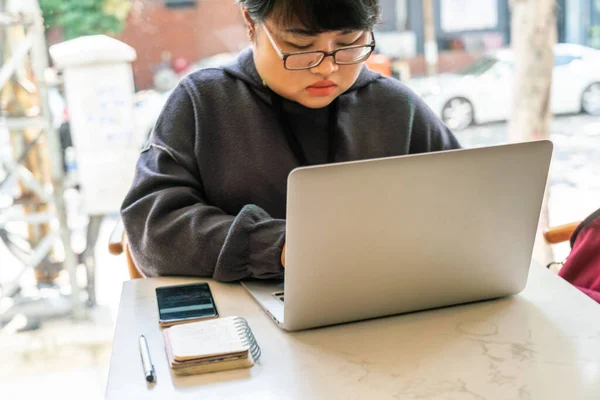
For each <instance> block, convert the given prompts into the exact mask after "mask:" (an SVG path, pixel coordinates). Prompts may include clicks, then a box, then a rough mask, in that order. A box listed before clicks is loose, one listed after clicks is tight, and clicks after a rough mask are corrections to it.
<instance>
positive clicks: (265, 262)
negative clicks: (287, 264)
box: [213, 205, 285, 282]
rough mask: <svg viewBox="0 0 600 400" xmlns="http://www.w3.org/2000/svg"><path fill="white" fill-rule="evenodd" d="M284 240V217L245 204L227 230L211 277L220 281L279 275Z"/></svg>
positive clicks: (275, 276) (281, 275)
mask: <svg viewBox="0 0 600 400" xmlns="http://www.w3.org/2000/svg"><path fill="white" fill-rule="evenodd" d="M284 243H285V220H283V219H274V218H271V216H270V215H269V214H268V213H267V212H266V211H264V210H263V209H262V208H260V207H258V206H255V205H247V206H245V207H244V208H242V210H241V211H240V212H239V214H238V215H237V216H236V218H235V220H234V221H233V223H232V224H231V227H230V229H229V231H228V232H227V236H226V238H225V242H224V244H223V247H222V249H221V252H220V254H219V257H218V259H217V265H216V266H215V271H214V275H213V277H214V278H215V279H216V280H218V281H221V282H232V281H238V280H241V279H246V278H257V279H279V278H283V266H282V265H281V252H282V250H283V244H284Z"/></svg>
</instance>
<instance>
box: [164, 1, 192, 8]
mask: <svg viewBox="0 0 600 400" xmlns="http://www.w3.org/2000/svg"><path fill="white" fill-rule="evenodd" d="M196 2H197V0H165V6H166V7H167V8H187V7H196Z"/></svg>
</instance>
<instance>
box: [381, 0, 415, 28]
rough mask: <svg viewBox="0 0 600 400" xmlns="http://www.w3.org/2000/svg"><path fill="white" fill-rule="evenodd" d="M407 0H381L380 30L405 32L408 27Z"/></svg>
mask: <svg viewBox="0 0 600 400" xmlns="http://www.w3.org/2000/svg"><path fill="white" fill-rule="evenodd" d="M406 3H407V0H381V2H380V5H381V22H380V23H379V25H377V31H378V32H403V31H406V30H407V29H408V21H407V19H408V9H407V5H406Z"/></svg>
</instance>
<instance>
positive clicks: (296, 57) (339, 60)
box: [262, 24, 375, 71]
mask: <svg viewBox="0 0 600 400" xmlns="http://www.w3.org/2000/svg"><path fill="white" fill-rule="evenodd" d="M262 26H263V28H264V30H265V33H266V34H267V37H268V38H269V41H270V42H271V44H272V45H273V48H274V49H275V51H276V52H277V54H278V55H279V57H280V58H281V59H282V60H283V66H284V67H285V69H289V70H292V71H297V70H302V69H310V68H315V67H317V66H319V64H321V63H322V62H323V60H324V59H325V58H326V57H330V56H331V57H333V60H334V61H335V63H336V64H338V65H351V64H358V63H360V62H363V61H365V60H366V59H367V58H369V56H370V55H371V53H372V52H373V50H374V49H375V35H373V32H370V33H371V44H367V45H357V46H348V47H341V48H339V49H336V50H334V51H330V52H327V51H301V52H298V53H284V52H283V51H282V50H281V49H280V48H279V46H278V45H277V42H276V41H275V39H274V38H273V35H272V34H271V32H269V29H268V28H267V26H266V25H265V24H262Z"/></svg>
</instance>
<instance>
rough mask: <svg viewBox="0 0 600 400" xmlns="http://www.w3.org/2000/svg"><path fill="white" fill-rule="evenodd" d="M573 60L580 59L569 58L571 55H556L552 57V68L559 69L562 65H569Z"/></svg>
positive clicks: (575, 57)
mask: <svg viewBox="0 0 600 400" xmlns="http://www.w3.org/2000/svg"><path fill="white" fill-rule="evenodd" d="M575 60H581V57H577V56H571V55H566V54H562V55H556V56H554V66H555V67H560V66H563V65H569V64H571V63H572V62H573V61H575Z"/></svg>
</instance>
